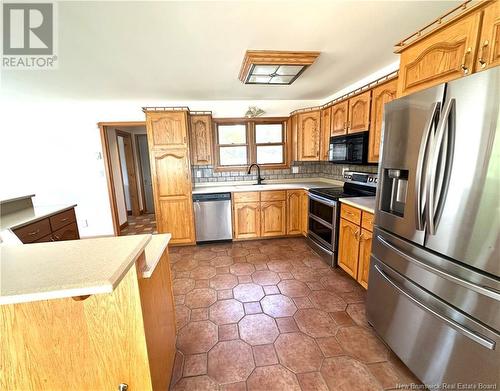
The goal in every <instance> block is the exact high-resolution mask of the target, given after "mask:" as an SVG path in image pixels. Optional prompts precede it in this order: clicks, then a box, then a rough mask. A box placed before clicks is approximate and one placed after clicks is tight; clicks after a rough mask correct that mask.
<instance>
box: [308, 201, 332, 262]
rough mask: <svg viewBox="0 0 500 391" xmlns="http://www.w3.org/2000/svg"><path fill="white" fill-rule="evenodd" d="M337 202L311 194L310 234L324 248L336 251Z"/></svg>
mask: <svg viewBox="0 0 500 391" xmlns="http://www.w3.org/2000/svg"><path fill="white" fill-rule="evenodd" d="M336 218H337V202H335V201H332V200H329V199H327V198H323V197H321V196H318V195H316V194H309V218H308V236H309V238H310V239H311V240H313V241H314V242H316V243H317V244H318V245H319V246H320V247H322V248H323V249H324V250H327V251H328V252H330V253H333V252H335V247H336V246H335V233H336V232H335V230H336V228H335V221H336Z"/></svg>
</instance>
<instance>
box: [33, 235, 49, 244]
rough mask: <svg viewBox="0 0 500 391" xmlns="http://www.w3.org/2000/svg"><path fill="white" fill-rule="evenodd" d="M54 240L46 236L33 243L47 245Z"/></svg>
mask: <svg viewBox="0 0 500 391" xmlns="http://www.w3.org/2000/svg"><path fill="white" fill-rule="evenodd" d="M53 241H54V239H52V235H47V236H44V237H43V238H40V239H37V240H35V241H34V242H33V243H47V242H53Z"/></svg>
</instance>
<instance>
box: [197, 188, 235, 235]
mask: <svg viewBox="0 0 500 391" xmlns="http://www.w3.org/2000/svg"><path fill="white" fill-rule="evenodd" d="M193 203H194V219H195V224H196V242H197V243H200V242H214V241H220V240H232V239H233V229H232V219H231V193H209V194H193Z"/></svg>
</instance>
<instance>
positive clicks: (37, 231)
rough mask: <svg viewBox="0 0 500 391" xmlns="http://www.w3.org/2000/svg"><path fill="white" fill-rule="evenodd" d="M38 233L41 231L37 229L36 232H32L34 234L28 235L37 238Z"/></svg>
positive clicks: (29, 233)
mask: <svg viewBox="0 0 500 391" xmlns="http://www.w3.org/2000/svg"><path fill="white" fill-rule="evenodd" d="M38 233H40V229H36V230H34V231H32V232H28V235H29V236H35V235H37V234H38Z"/></svg>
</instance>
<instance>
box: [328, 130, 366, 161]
mask: <svg viewBox="0 0 500 391" xmlns="http://www.w3.org/2000/svg"><path fill="white" fill-rule="evenodd" d="M368 133H369V132H360V133H355V134H347V135H342V136H333V137H330V149H329V151H328V160H329V161H330V162H331V163H346V164H366V163H367V156H368Z"/></svg>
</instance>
